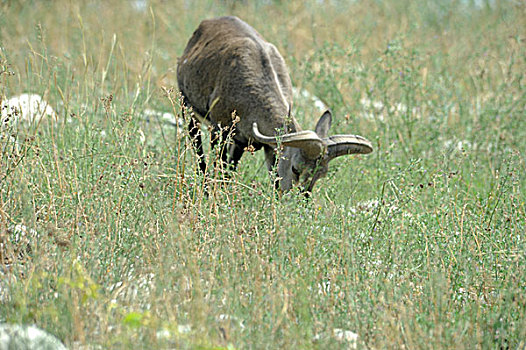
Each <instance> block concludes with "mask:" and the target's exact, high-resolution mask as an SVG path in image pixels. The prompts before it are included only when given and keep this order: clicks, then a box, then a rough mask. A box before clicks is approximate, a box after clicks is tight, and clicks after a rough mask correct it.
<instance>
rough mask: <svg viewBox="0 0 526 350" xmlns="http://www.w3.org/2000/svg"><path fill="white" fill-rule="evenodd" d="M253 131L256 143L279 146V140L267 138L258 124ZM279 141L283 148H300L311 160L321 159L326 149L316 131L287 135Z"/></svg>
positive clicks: (254, 125)
mask: <svg viewBox="0 0 526 350" xmlns="http://www.w3.org/2000/svg"><path fill="white" fill-rule="evenodd" d="M252 131H253V133H254V139H256V141H258V142H261V143H264V144H267V145H272V146H276V145H277V144H278V138H277V137H276V136H266V135H263V134H261V133H260V132H259V128H258V125H257V123H254V124H252ZM279 139H280V140H281V144H282V145H283V146H287V147H294V148H300V149H301V150H302V151H303V152H304V153H305V155H306V156H307V157H308V158H310V159H314V158H317V157H319V156H320V155H321V154H322V153H323V151H324V149H325V143H324V141H323V140H322V139H320V138H319V136H318V135H317V134H316V133H315V132H314V131H308V130H305V131H299V132H294V133H290V134H285V135H282V136H281V137H280V138H279Z"/></svg>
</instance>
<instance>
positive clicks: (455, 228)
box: [0, 1, 526, 349]
mask: <svg viewBox="0 0 526 350" xmlns="http://www.w3.org/2000/svg"><path fill="white" fill-rule="evenodd" d="M134 4H138V3H136V2H128V1H112V2H102V1H101V2H68V1H55V2H34V1H7V2H2V3H1V4H0V47H1V50H0V60H1V65H0V99H1V100H2V101H5V100H6V99H7V98H9V97H11V96H15V95H17V94H19V93H23V92H31V93H38V94H40V95H42V96H44V97H45V98H46V99H47V100H48V101H49V102H50V104H51V105H52V106H53V107H54V108H55V109H56V111H57V114H58V121H57V122H52V121H51V120H43V121H41V122H40V123H20V124H17V125H14V124H13V123H9V122H4V121H2V129H1V130H2V138H1V139H0V140H1V141H0V142H2V147H0V149H1V150H2V154H1V158H0V159H1V166H0V179H1V182H0V249H2V251H1V252H0V256H1V257H2V262H0V263H1V264H2V265H0V280H1V281H0V322H11V323H34V324H37V325H38V326H40V327H42V328H44V329H46V330H48V331H49V332H52V333H53V334H55V335H57V336H58V337H59V338H60V339H62V340H63V341H64V342H65V344H67V345H68V346H69V347H70V348H73V349H75V348H82V347H83V346H88V348H89V346H97V345H100V346H101V347H102V348H109V349H118V348H145V349H152V348H189V349H194V348H198V349H218V348H240V349H242V348H271V349H276V348H294V347H295V348H320V349H326V348H344V347H345V346H346V344H345V343H342V342H341V340H339V339H338V337H337V336H334V329H344V330H351V331H353V332H355V333H357V334H358V335H359V337H360V341H359V344H358V345H359V347H362V346H363V347H368V348H376V349H380V348H423V349H426V348H470V349H471V348H506V347H509V348H512V349H514V348H522V347H524V346H525V339H526V331H525V330H526V321H525V320H526V290H525V286H526V264H525V262H526V261H525V258H526V243H525V242H526V241H525V240H526V236H525V232H526V228H525V223H526V209H525V196H524V193H523V192H524V186H525V185H526V177H525V176H524V171H525V159H524V150H525V149H526V148H525V147H526V143H525V141H524V140H525V139H526V131H525V130H526V127H525V123H524V121H525V116H526V113H525V110H526V108H525V104H526V96H525V91H526V90H525V87H524V79H525V76H524V72H525V71H526V47H525V45H524V35H525V32H524V28H525V27H526V23H525V19H526V16H525V14H526V7H525V6H524V5H523V4H522V3H520V2H514V1H502V2H488V3H486V4H484V5H481V6H479V5H477V4H478V3H473V4H468V2H459V1H442V2H410V1H397V2H344V1H325V2H319V1H307V2H303V1H288V2H280V1H267V2H264V1H258V2H238V1H198V2H192V3H191V4H190V2H188V1H172V2H162V1H151V2H149V3H148V6H147V7H146V8H144V9H141V8H140V6H139V7H135V5H134ZM224 14H235V15H238V16H240V17H242V18H243V19H244V20H246V21H247V22H248V23H250V24H252V25H253V26H254V27H255V28H256V29H257V30H258V31H259V32H260V33H262V34H263V35H264V36H265V37H266V38H267V40H269V41H271V42H273V43H275V44H276V45H277V46H278V48H279V50H280V52H281V53H282V54H283V56H284V57H285V59H286V61H287V63H288V65H289V68H290V72H291V76H292V80H293V84H294V85H295V86H297V87H299V88H302V89H306V90H308V91H310V92H311V93H312V94H315V95H316V96H317V97H318V98H319V99H321V100H322V101H323V102H324V103H326V104H327V105H329V106H330V107H331V109H332V110H333V112H334V114H335V118H336V120H335V123H334V124H335V125H333V129H334V130H333V132H334V133H344V132H345V133H349V132H350V133H357V134H361V135H364V136H365V137H367V138H369V139H370V140H372V141H373V143H374V145H375V152H374V153H373V154H371V155H369V156H363V157H359V156H358V157H347V158H345V159H337V160H334V161H333V162H332V163H331V168H330V172H329V175H328V176H327V178H325V179H323V180H320V181H319V182H318V184H317V187H316V188H315V193H314V195H313V198H312V199H311V200H310V201H307V202H305V201H304V200H303V199H302V197H301V196H298V194H297V193H296V192H295V191H293V192H292V193H290V194H288V195H286V196H284V197H283V198H281V199H278V198H277V196H276V195H275V193H274V190H273V185H272V182H271V180H270V179H269V178H268V176H267V173H266V170H265V166H264V160H263V157H262V155H261V154H258V153H255V154H250V153H246V154H245V155H244V157H243V159H242V160H241V163H240V165H239V171H238V173H236V174H234V175H233V177H232V179H230V180H228V181H227V180H225V179H223V178H222V177H221V176H220V174H219V173H218V172H217V171H215V170H214V169H210V171H209V174H208V176H207V177H206V178H204V177H203V176H202V175H200V174H199V172H198V170H197V167H196V157H195V154H194V152H193V151H192V149H191V147H190V142H189V139H188V137H187V134H186V131H185V130H183V129H180V128H177V127H172V126H167V125H165V124H163V123H162V121H161V120H157V119H155V118H149V120H146V118H145V112H144V111H145V110H146V109H148V108H153V109H156V110H159V111H163V112H170V113H173V114H174V115H180V114H181V106H180V101H179V96H178V94H177V88H176V86H177V84H176V77H175V68H176V62H177V56H178V55H180V54H181V52H182V50H183V49H184V46H185V44H186V41H187V40H188V38H189V36H190V35H191V33H192V31H193V30H194V29H195V27H196V26H197V25H198V23H199V22H200V20H201V19H203V18H207V17H212V16H218V15H224ZM294 109H295V116H296V117H297V119H298V120H299V121H300V123H301V124H302V125H303V126H304V127H305V128H312V127H313V126H314V123H315V120H316V119H317V118H318V116H319V115H318V114H321V113H319V112H318V111H317V110H316V109H315V108H314V107H313V105H312V104H310V103H308V101H305V100H304V99H301V98H299V99H298V100H297V101H295V106H294ZM205 135H208V134H207V133H206V131H205ZM206 153H207V154H206V156H207V158H208V159H209V160H210V161H212V160H213V159H214V158H215V157H217V154H216V151H215V150H210V149H208V148H207V149H206ZM206 192H208V195H206ZM16 225H24V226H25V227H26V228H27V230H28V232H29V230H30V229H32V230H35V231H36V232H37V233H34V234H32V233H28V234H26V236H27V237H26V239H25V240H24V239H20V235H19V234H17V231H16V230H15V229H14V227H15V226H16Z"/></svg>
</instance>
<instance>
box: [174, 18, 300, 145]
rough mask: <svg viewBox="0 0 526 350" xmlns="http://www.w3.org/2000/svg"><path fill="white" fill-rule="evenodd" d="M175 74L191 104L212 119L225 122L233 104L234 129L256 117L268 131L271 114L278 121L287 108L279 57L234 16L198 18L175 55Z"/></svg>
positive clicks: (242, 127) (285, 81) (245, 126)
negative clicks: (177, 56)
mask: <svg viewBox="0 0 526 350" xmlns="http://www.w3.org/2000/svg"><path fill="white" fill-rule="evenodd" d="M177 80H178V84H179V89H180V90H181V92H182V94H183V95H184V97H185V98H186V100H187V102H189V103H190V105H191V106H192V107H193V108H194V110H195V111H196V112H197V113H199V114H201V116H203V117H204V116H205V115H206V116H207V117H208V119H209V120H211V121H212V122H213V123H216V124H219V123H220V124H222V125H229V124H230V123H231V113H232V112H233V111H234V110H235V111H236V112H237V113H238V115H239V116H240V118H241V120H240V124H239V125H238V126H239V128H238V130H251V125H252V123H253V122H254V121H258V122H259V124H260V125H269V130H263V131H265V132H268V133H273V132H274V130H270V129H271V128H272V127H276V126H275V125H274V124H275V120H276V118H278V120H283V121H284V120H285V119H284V118H285V117H286V116H287V115H288V114H289V112H290V106H291V103H292V87H291V82H290V78H289V75H288V71H287V68H286V66H285V62H284V60H283V58H282V57H281V55H280V54H279V53H278V51H277V49H276V48H275V47H274V46H273V45H272V44H270V43H268V42H266V41H265V40H264V39H263V38H262V37H261V35H260V34H259V33H258V32H257V31H256V30H255V29H253V28H252V27H251V26H249V25H248V24H246V23H245V22H243V21H242V20H240V19H239V18H237V17H220V18H216V19H210V20H204V21H203V22H201V24H200V25H199V27H198V28H197V29H196V31H195V32H194V33H193V35H192V37H191V38H190V40H189V42H188V44H187V46H186V49H185V50H184V53H183V55H182V57H181V58H180V59H179V63H178V67H177ZM211 107H213V108H211ZM272 120H274V122H271V121H272ZM265 121H267V122H265ZM239 136H240V137H241V136H243V138H248V137H250V135H239Z"/></svg>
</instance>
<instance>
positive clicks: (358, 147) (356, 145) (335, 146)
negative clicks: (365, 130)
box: [323, 135, 373, 160]
mask: <svg viewBox="0 0 526 350" xmlns="http://www.w3.org/2000/svg"><path fill="white" fill-rule="evenodd" d="M323 141H325V143H326V144H327V150H328V157H329V160H331V159H334V158H336V157H339V156H343V155H346V154H357V153H358V154H367V153H371V152H372V151H373V145H372V144H371V142H370V141H369V140H367V139H366V138H364V137H361V136H359V135H334V136H329V137H327V138H325V139H323Z"/></svg>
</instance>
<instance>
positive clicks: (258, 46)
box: [177, 17, 373, 194]
mask: <svg viewBox="0 0 526 350" xmlns="http://www.w3.org/2000/svg"><path fill="white" fill-rule="evenodd" d="M177 81H178V84H179V89H180V91H181V94H182V97H183V103H184V104H185V105H186V106H187V107H191V108H192V110H193V111H194V112H195V113H194V117H195V118H197V119H198V120H199V121H202V122H206V123H208V124H210V125H212V127H213V128H214V129H215V132H216V135H217V136H216V137H212V147H214V146H215V145H216V144H217V143H219V144H220V146H221V157H222V161H224V162H227V163H228V164H230V166H231V167H232V169H235V168H236V166H237V164H238V162H239V160H240V158H241V156H242V155H243V152H244V151H245V149H246V147H247V146H249V145H251V146H252V147H253V149H255V150H258V149H261V148H263V150H264V151H265V159H266V164H267V167H268V169H269V171H271V172H272V170H273V169H274V167H275V166H276V153H278V154H280V159H279V161H278V162H277V175H278V177H277V181H276V185H277V187H278V188H279V189H280V190H281V191H288V190H290V189H291V188H292V186H293V185H295V184H299V185H301V190H302V191H304V192H305V193H307V194H308V193H310V192H311V191H312V188H313V186H314V184H315V182H316V181H317V180H318V179H320V178H321V177H323V176H325V175H326V174H327V169H328V164H329V161H331V160H332V159H334V158H336V157H339V156H342V155H345V154H353V153H361V154H366V153H370V152H372V150H373V148H372V145H371V143H370V142H369V141H368V140H366V139H365V138H363V137H361V136H357V135H335V136H328V132H329V128H330V126H331V121H332V115H331V112H330V111H326V112H325V113H323V115H322V116H321V118H320V119H319V121H318V123H317V125H316V128H315V130H314V131H303V130H302V129H301V127H300V126H299V124H298V123H297V122H296V120H295V119H294V118H293V117H292V115H291V107H292V84H291V81H290V77H289V73H288V70H287V67H286V65H285V61H284V59H283V57H281V55H280V54H279V52H278V50H277V49H276V47H275V46H274V45H272V44H271V43H268V42H267V41H265V39H263V37H262V36H261V35H260V34H259V33H258V32H257V31H256V30H255V29H254V28H252V27H251V26H250V25H248V24H247V23H245V22H243V21H242V20H240V19H239V18H237V17H219V18H215V19H209V20H204V21H202V22H201V24H200V25H199V27H198V28H197V29H196V30H195V32H194V33H193V35H192V37H191V38H190V40H189V41H188V44H187V46H186V48H185V50H184V53H183V55H182V56H181V57H180V58H179V61H178V66H177ZM234 113H235V115H237V116H238V118H236V119H234V118H233V115H234ZM232 127H233V130H230V128H232ZM189 130H190V135H191V137H192V139H193V142H194V147H195V149H196V153H197V155H198V157H199V166H200V168H201V170H202V171H203V172H205V170H206V163H205V160H204V155H203V148H202V139H201V134H200V130H199V126H198V121H197V120H196V119H194V118H190V124H189ZM229 132H232V138H231V140H232V141H233V142H231V143H230V144H227V142H225V140H227V136H228V134H229ZM278 146H281V147H283V150H282V152H275V150H276V148H277V147H278Z"/></svg>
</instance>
